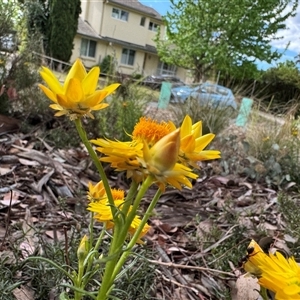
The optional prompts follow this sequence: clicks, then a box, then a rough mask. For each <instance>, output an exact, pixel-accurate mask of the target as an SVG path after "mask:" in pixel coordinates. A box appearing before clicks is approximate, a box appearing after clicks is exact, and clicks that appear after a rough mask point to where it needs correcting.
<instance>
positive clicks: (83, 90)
mask: <svg viewBox="0 0 300 300" xmlns="http://www.w3.org/2000/svg"><path fill="white" fill-rule="evenodd" d="M40 74H41V76H42V78H43V79H44V81H45V82H46V83H47V85H48V87H46V86H44V85H41V84H40V85H39V87H40V88H41V90H42V91H43V92H44V93H45V95H46V96H47V97H48V98H49V99H50V100H51V101H53V102H54V104H51V105H50V107H51V108H52V109H54V110H58V112H57V113H56V114H55V115H56V116H62V115H68V116H69V117H70V119H71V120H74V119H77V118H80V117H82V116H87V117H90V118H93V115H92V114H91V111H93V110H100V109H103V108H105V107H107V106H108V104H107V103H101V102H102V101H103V100H104V98H105V97H107V96H108V95H110V94H111V93H113V92H114V91H115V90H116V88H117V87H118V86H119V85H120V84H117V83H116V84H112V85H110V86H108V87H106V88H104V89H102V90H96V89H97V85H98V80H99V74H100V69H99V67H94V68H92V69H91V70H90V72H89V73H87V72H86V70H85V68H84V66H83V64H82V62H81V60H80V59H77V60H76V61H75V63H74V64H73V66H72V68H71V69H70V71H69V73H68V75H67V77H66V80H65V82H64V84H61V83H60V82H59V80H58V79H57V78H56V76H55V75H54V74H53V72H52V71H51V70H50V69H48V68H45V67H43V68H42V71H41V72H40Z"/></svg>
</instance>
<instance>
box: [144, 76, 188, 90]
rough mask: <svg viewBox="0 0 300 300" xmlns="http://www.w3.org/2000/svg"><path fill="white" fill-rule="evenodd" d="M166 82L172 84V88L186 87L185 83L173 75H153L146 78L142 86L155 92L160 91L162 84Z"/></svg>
mask: <svg viewBox="0 0 300 300" xmlns="http://www.w3.org/2000/svg"><path fill="white" fill-rule="evenodd" d="M164 81H166V82H171V83H172V87H176V86H184V85H185V83H184V82H183V81H181V80H180V79H179V78H178V77H176V76H172V75H151V76H147V77H145V79H144V80H143V81H142V84H143V85H144V86H148V87H150V88H152V89H154V90H156V89H160V88H161V85H162V83H163V82H164Z"/></svg>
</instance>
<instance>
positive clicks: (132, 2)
mask: <svg viewBox="0 0 300 300" xmlns="http://www.w3.org/2000/svg"><path fill="white" fill-rule="evenodd" d="M108 2H111V3H116V4H119V5H122V6H125V7H128V8H131V9H134V10H138V11H140V12H143V13H145V14H147V15H149V16H151V17H152V18H155V19H158V20H162V18H161V15H160V14H159V13H158V12H157V11H156V10H155V9H153V8H152V7H150V6H146V5H144V4H142V3H140V2H139V1H138V0H109V1H108Z"/></svg>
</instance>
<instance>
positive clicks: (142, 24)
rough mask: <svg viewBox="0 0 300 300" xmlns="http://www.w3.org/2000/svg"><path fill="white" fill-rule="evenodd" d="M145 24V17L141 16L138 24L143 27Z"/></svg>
mask: <svg viewBox="0 0 300 300" xmlns="http://www.w3.org/2000/svg"><path fill="white" fill-rule="evenodd" d="M145 25H146V17H141V21H140V26H142V27H145Z"/></svg>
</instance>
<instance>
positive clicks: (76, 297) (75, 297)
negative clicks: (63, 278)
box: [74, 260, 84, 300]
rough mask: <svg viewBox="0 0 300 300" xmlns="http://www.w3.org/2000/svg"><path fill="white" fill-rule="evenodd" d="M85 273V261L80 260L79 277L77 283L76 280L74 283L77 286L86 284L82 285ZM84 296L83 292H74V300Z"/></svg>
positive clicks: (81, 286) (80, 286)
mask: <svg viewBox="0 0 300 300" xmlns="http://www.w3.org/2000/svg"><path fill="white" fill-rule="evenodd" d="M83 274H84V265H83V261H82V260H79V261H78V274H77V279H76V283H75V281H74V285H75V287H79V288H82V289H83V288H84V286H83V285H82V277H83ZM81 297H82V293H81V292H78V291H75V292H74V300H80V299H81Z"/></svg>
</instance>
